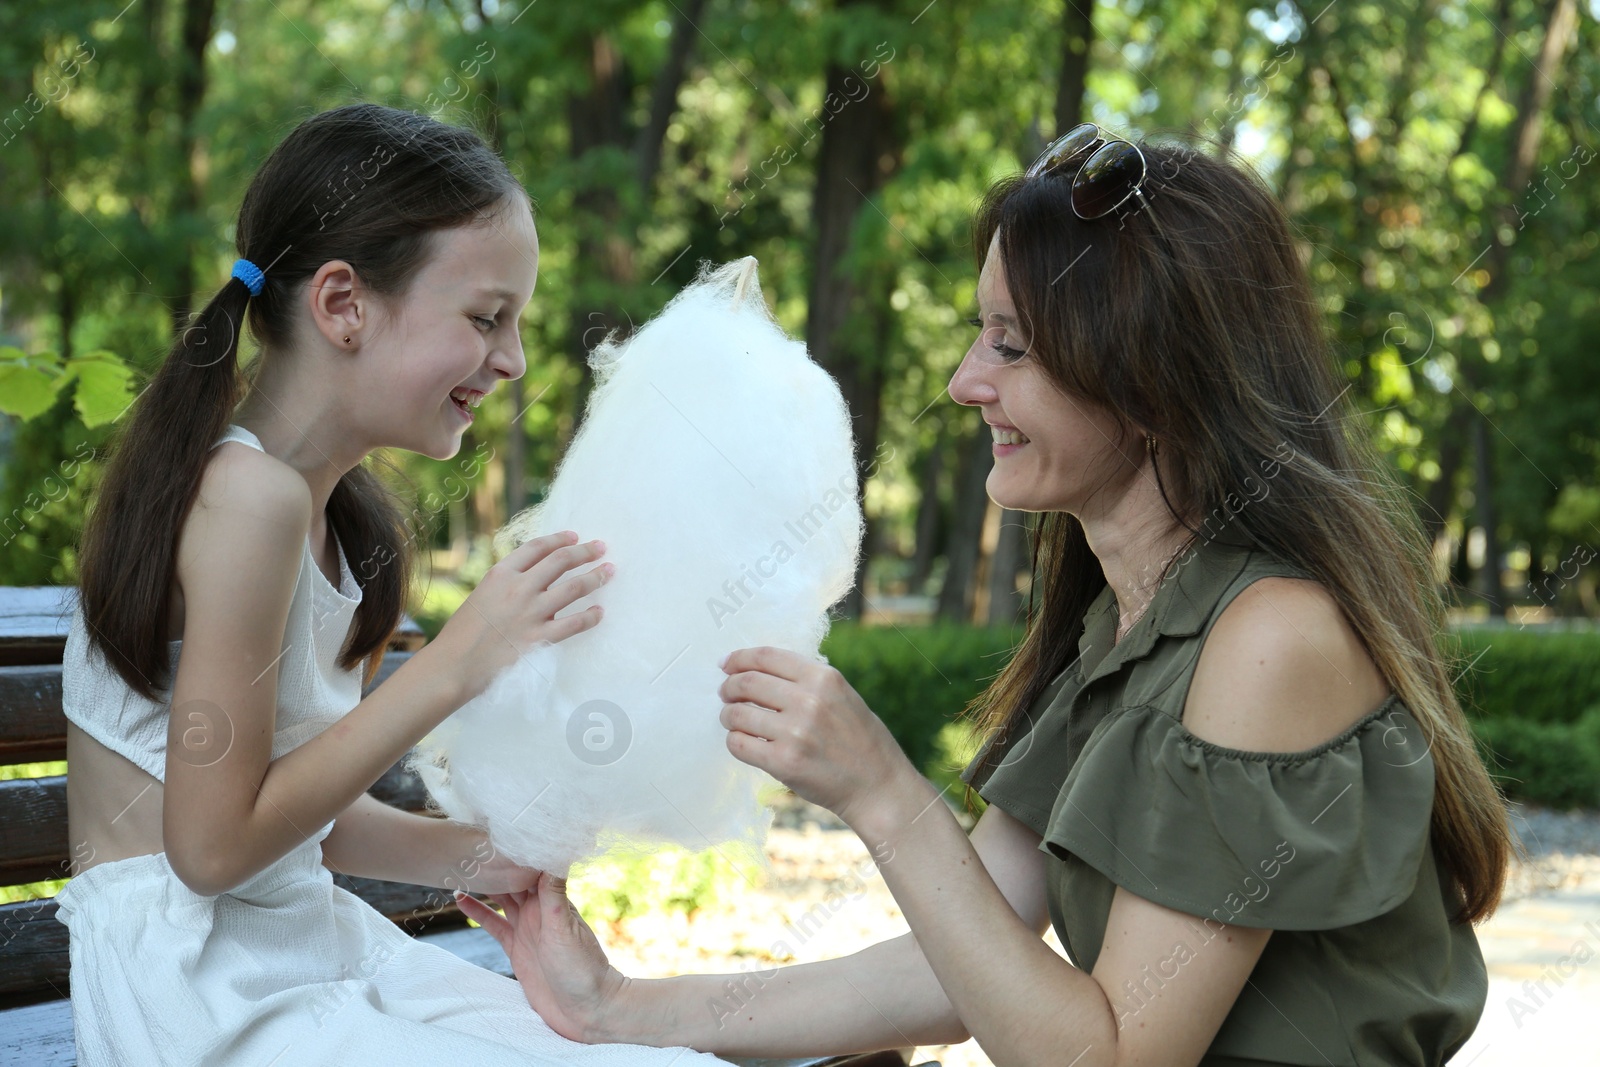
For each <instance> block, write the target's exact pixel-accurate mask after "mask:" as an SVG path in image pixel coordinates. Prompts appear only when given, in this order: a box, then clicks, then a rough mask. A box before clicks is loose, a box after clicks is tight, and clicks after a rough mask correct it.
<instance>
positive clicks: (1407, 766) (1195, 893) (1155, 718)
mask: <svg viewBox="0 0 1600 1067" xmlns="http://www.w3.org/2000/svg"><path fill="white" fill-rule="evenodd" d="M1433 777H1434V769H1433V761H1432V758H1431V757H1430V756H1429V755H1428V752H1427V747H1426V739H1425V738H1424V736H1423V733H1422V730H1421V727H1420V725H1419V724H1418V723H1417V721H1416V720H1415V719H1414V718H1413V717H1412V716H1411V713H1410V712H1409V710H1407V709H1406V707H1405V705H1404V704H1402V703H1401V702H1400V701H1399V700H1398V698H1397V696H1391V697H1390V698H1389V699H1388V700H1386V701H1385V702H1384V703H1383V704H1382V705H1381V706H1380V707H1378V708H1377V709H1375V710H1374V711H1372V712H1370V713H1369V714H1368V715H1366V716H1364V717H1363V718H1362V719H1361V720H1360V721H1358V722H1357V723H1355V724H1354V725H1353V726H1351V727H1350V728H1348V729H1347V730H1345V731H1344V732H1343V733H1341V734H1340V735H1339V736H1338V737H1335V738H1333V739H1332V740H1330V741H1327V742H1325V743H1324V744H1321V745H1318V746H1317V747H1316V748H1313V749H1307V750H1305V751H1302V752H1294V753H1264V752H1243V751H1239V750H1237V749H1229V748H1223V747H1221V746H1218V745H1214V744H1211V743H1209V742H1207V741H1203V740H1201V739H1200V738H1198V737H1196V736H1194V735H1193V734H1191V733H1190V732H1189V731H1188V730H1187V729H1185V728H1184V726H1183V724H1182V723H1181V722H1180V721H1179V720H1178V719H1176V718H1174V717H1173V716H1172V715H1171V714H1170V713H1168V712H1166V711H1163V710H1162V709H1160V708H1156V707H1132V708H1125V709H1121V710H1120V711H1118V712H1116V713H1114V714H1111V715H1108V716H1107V717H1106V718H1105V719H1104V720H1103V721H1101V722H1100V723H1099V724H1098V725H1097V727H1096V728H1095V730H1094V732H1093V733H1092V734H1091V735H1090V737H1089V738H1088V740H1087V743H1086V744H1085V745H1084V747H1083V750H1082V752H1081V754H1080V755H1079V757H1078V758H1077V759H1076V760H1075V761H1074V763H1073V765H1072V767H1071V770H1070V771H1068V773H1067V774H1066V777H1065V781H1064V782H1063V783H1062V785H1061V787H1060V791H1059V793H1058V794H1057V795H1056V798H1055V803H1054V806H1053V808H1052V809H1051V811H1050V814H1049V818H1048V822H1047V823H1046V825H1045V829H1044V833H1043V835H1042V836H1043V838H1044V842H1043V844H1042V845H1041V847H1042V848H1045V849H1047V850H1048V851H1050V852H1051V853H1053V854H1055V855H1056V856H1057V857H1059V858H1063V859H1065V858H1066V857H1067V856H1068V855H1072V856H1076V857H1078V858H1079V859H1080V860H1082V861H1083V862H1085V863H1087V864H1088V865H1089V866H1091V867H1093V868H1095V869H1096V870H1098V871H1099V872H1100V873H1101V874H1103V875H1105V876H1106V877H1107V878H1108V879H1110V880H1111V881H1112V882H1114V883H1115V884H1117V885H1120V886H1123V887H1124V888H1126V889H1128V890H1129V891H1130V892H1133V893H1135V894H1137V895H1138V896H1141V897H1144V898H1145V899H1147V900H1151V901H1154V902H1155V903H1157V904H1161V905H1163V906H1165V907H1169V908H1172V909H1174V910H1177V911H1182V912H1186V913H1188V914H1191V915H1196V916H1200V917H1202V918H1212V919H1215V920H1216V921H1218V922H1222V923H1227V924H1231V925H1237V926H1252V927H1262V928H1267V929H1275V930H1319V929H1332V928H1335V927H1340V926H1348V925H1350V924H1353V923H1358V922H1363V921H1365V920H1367V919H1370V918H1372V917H1374V916H1377V915H1381V914H1383V913H1384V912H1387V911H1389V910H1391V909H1393V908H1394V907H1396V906H1398V905H1399V904H1401V903H1402V902H1403V901H1405V899H1406V898H1407V897H1408V896H1410V894H1411V891H1412V889H1413V887H1414V885H1415V883H1416V879H1417V875H1418V872H1419V870H1420V868H1421V862H1422V857H1423V852H1424V850H1425V848H1426V846H1427V841H1428V832H1429V826H1430V817H1431V813H1432V808H1433Z"/></svg>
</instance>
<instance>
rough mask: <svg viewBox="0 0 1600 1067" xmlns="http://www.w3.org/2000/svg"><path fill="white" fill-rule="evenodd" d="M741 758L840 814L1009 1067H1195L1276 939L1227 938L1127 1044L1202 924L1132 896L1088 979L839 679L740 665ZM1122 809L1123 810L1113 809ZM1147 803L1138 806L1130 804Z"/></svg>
mask: <svg viewBox="0 0 1600 1067" xmlns="http://www.w3.org/2000/svg"><path fill="white" fill-rule="evenodd" d="M724 670H725V671H727V672H728V673H729V674H730V675H731V677H729V678H728V680H727V681H725V682H724V683H723V687H722V694H723V698H724V699H725V700H728V701H732V702H735V703H729V704H726V705H724V707H723V715H722V721H723V725H725V726H727V727H728V729H729V731H730V734H729V738H728V747H729V749H730V750H731V751H732V752H733V754H734V755H735V756H737V757H739V758H740V759H742V760H744V761H745V762H747V763H751V764H753V765H755V766H757V767H761V768H763V769H764V770H767V771H768V772H770V773H772V774H773V775H774V776H775V777H777V778H778V779H779V780H780V781H782V782H784V783H785V784H786V785H788V786H789V787H790V788H792V789H794V790H795V792H796V793H798V794H800V795H801V796H803V797H805V798H806V799H808V800H810V801H812V802H813V803H817V804H822V805H823V806H825V807H827V808H829V809H830V810H832V811H835V812H837V813H838V814H839V815H840V817H842V818H843V819H844V820H845V821H846V822H847V823H848V824H849V825H850V827H851V828H852V829H854V830H855V831H856V832H857V833H858V834H860V835H861V838H862V840H863V841H865V842H866V844H867V846H868V848H870V849H872V850H873V852H874V854H875V855H880V854H883V855H887V856H888V857H889V858H888V859H887V861H886V862H884V863H882V864H881V865H880V866H881V869H882V871H883V875H884V880H885V881H887V882H888V884H889V889H890V891H891V892H893V893H894V896H895V900H896V902H897V903H898V904H899V905H900V907H901V910H902V911H903V912H904V913H905V916H906V921H907V922H908V923H909V925H910V926H911V929H912V931H913V933H915V934H916V936H917V940H918V944H919V946H920V948H921V950H922V952H923V955H924V956H925V957H926V959H927V961H928V964H929V966H931V968H932V969H933V973H934V974H935V975H937V976H938V979H939V983H940V986H941V987H942V988H943V990H944V992H945V994H946V995H947V996H948V997H949V1000H950V1003H951V1004H952V1005H953V1007H954V1009H955V1011H956V1014H957V1015H958V1016H959V1017H960V1019H961V1021H962V1023H963V1024H964V1025H965V1026H966V1028H967V1030H968V1031H970V1032H971V1034H972V1035H973V1036H974V1037H976V1038H977V1039H978V1042H979V1044H980V1045H982V1046H983V1049H984V1051H985V1052H986V1053H987V1054H988V1055H989V1057H990V1059H992V1060H993V1061H994V1062H995V1063H996V1064H998V1065H1001V1067H1010V1065H1012V1064H1017V1065H1023V1064H1027V1065H1032V1064H1041V1065H1042V1064H1052V1065H1059V1064H1075V1065H1076V1067H1094V1065H1113V1064H1125V1063H1139V1064H1168V1065H1173V1067H1178V1065H1187V1067H1192V1065H1193V1064H1195V1063H1197V1062H1199V1060H1200V1057H1201V1056H1202V1055H1204V1053H1205V1050H1206V1048H1207V1046H1208V1045H1209V1044H1210V1042H1211V1040H1212V1038H1213V1037H1214V1036H1215V1034H1216V1032H1217V1029H1218V1028H1219V1027H1220V1026H1221V1025H1222V1020H1223V1019H1224V1018H1225V1017H1226V1015H1227V1013H1228V1011H1229V1009H1230V1008H1231V1007H1232V1005H1233V1002H1234V1000H1235V999H1236V998H1237V996H1238V993H1239V990H1240V989H1242V988H1243V986H1244V983H1245V980H1246V979H1247V978H1248V977H1249V975H1250V972H1251V970H1252V969H1253V968H1254V966H1255V964H1256V961H1257V960H1258V959H1259V958H1260V955H1261V952H1262V950H1263V949H1264V948H1265V947H1266V942H1267V938H1268V936H1269V935H1270V933H1271V931H1268V930H1260V929H1244V928H1239V927H1220V924H1219V927H1220V932H1219V934H1218V935H1217V936H1216V938H1215V939H1214V941H1213V942H1212V944H1211V945H1210V946H1208V947H1207V949H1206V951H1204V952H1201V953H1197V954H1195V956H1194V958H1193V959H1191V960H1189V961H1188V962H1187V963H1186V965H1185V967H1184V970H1185V972H1186V975H1185V978H1184V980H1182V981H1173V982H1171V983H1169V985H1168V986H1167V987H1166V988H1162V989H1160V990H1159V991H1156V992H1154V993H1153V994H1152V995H1153V997H1154V1003H1152V1004H1150V1005H1149V1007H1148V1008H1147V1009H1145V1011H1144V1012H1143V1013H1141V1015H1140V1017H1139V1019H1138V1021H1137V1023H1136V1024H1135V1025H1134V1026H1130V1027H1127V1028H1126V1029H1124V1028H1123V1027H1121V1026H1120V1025H1119V1023H1120V1022H1121V1021H1122V1020H1121V1017H1120V1016H1119V1015H1118V1013H1117V1011H1116V1010H1115V1009H1114V1008H1113V1006H1112V1005H1113V1002H1114V1000H1120V999H1121V998H1122V997H1123V996H1124V995H1125V991H1126V990H1128V989H1133V988H1136V987H1137V986H1138V984H1139V983H1140V982H1141V981H1142V980H1143V979H1144V978H1145V976H1146V974H1147V973H1148V970H1147V968H1152V967H1155V966H1157V965H1158V964H1159V963H1160V962H1161V961H1162V960H1163V959H1164V958H1165V957H1167V956H1169V955H1170V953H1171V950H1172V946H1173V945H1175V944H1176V943H1178V942H1179V941H1180V940H1183V939H1184V938H1185V937H1192V936H1193V935H1192V932H1191V929H1192V926H1193V924H1195V923H1196V922H1198V920H1196V919H1194V918H1192V917H1190V916H1188V915H1184V914H1182V913H1180V912H1176V911H1171V910H1170V909H1167V908H1163V907H1160V906H1158V905H1156V904H1153V903H1150V902H1148V901H1143V900H1140V899H1139V898H1137V897H1135V896H1134V895H1133V894H1131V893H1128V892H1127V891H1126V890H1123V889H1121V888H1119V889H1118V890H1117V892H1116V896H1115V898H1114V901H1113V904H1112V911H1111V915H1110V918H1109V922H1108V925H1107V933H1106V943H1105V945H1104V946H1103V947H1102V950H1101V957H1102V958H1101V959H1100V960H1099V961H1098V962H1097V964H1096V967H1095V971H1094V973H1093V974H1092V975H1091V974H1086V973H1084V972H1083V971H1081V970H1078V969H1077V968H1075V967H1073V966H1072V965H1071V964H1070V963H1068V962H1067V961H1066V960H1065V959H1063V958H1062V957H1060V956H1058V955H1057V954H1056V953H1054V952H1052V951H1051V950H1050V948H1049V947H1048V946H1047V945H1045V944H1043V942H1041V941H1040V940H1039V938H1038V936H1037V933H1036V931H1034V930H1031V929H1029V928H1028V927H1027V925H1026V924H1024V923H1023V922H1022V921H1020V920H1019V919H1018V917H1017V915H1016V913H1015V912H1013V911H1012V910H1011V908H1010V906H1009V904H1008V903H1007V900H1006V897H1005V895H1004V894H1003V893H1002V891H1001V890H1000V888H999V887H998V886H997V885H996V883H995V881H994V879H993V878H992V877H991V875H990V873H989V872H988V871H987V870H986V869H985V867H984V865H983V863H982V862H981V861H980V859H979V857H978V855H977V853H976V852H975V851H974V850H973V847H972V843H971V842H970V841H969V840H968V838H967V836H966V835H965V834H963V833H962V832H961V828H960V826H959V825H958V824H957V823H956V821H955V819H954V817H953V816H952V814H951V812H950V811H949V809H948V808H947V807H946V805H945V804H944V802H943V798H942V795H941V794H940V792H939V790H938V789H936V788H935V787H934V786H933V785H932V783H930V782H929V781H928V780H927V779H925V778H923V777H922V776H921V775H920V774H918V773H917V771H916V768H914V767H912V766H911V764H910V762H909V761H907V760H906V758H905V755H904V754H903V753H902V752H901V751H900V748H899V746H898V745H897V744H896V743H895V741H894V738H893V737H892V736H891V735H890V734H889V732H888V730H887V729H886V728H885V727H884V725H883V723H882V722H881V721H880V720H879V719H878V718H877V716H875V715H873V714H872V712H871V710H870V709H868V708H867V706H866V704H865V703H864V702H863V701H862V700H861V698H860V696H859V695H858V694H857V693H856V692H855V690H854V689H852V688H851V687H850V685H849V683H848V682H846V681H845V679H844V678H843V676H842V675H840V674H839V672H838V671H837V670H835V669H834V668H832V667H829V666H826V665H824V664H820V663H815V662H813V661H810V660H807V659H805V658H803V657H801V656H798V655H796V654H794V653H792V652H786V651H783V650H781V649H775V648H765V647H763V648H755V649H740V650H739V651H737V652H734V653H733V654H732V655H731V656H730V657H729V658H728V660H727V662H726V664H725V666H724ZM1114 802H1115V801H1114ZM1120 802H1122V803H1140V802H1141V801H1140V798H1137V797H1127V798H1122V799H1121V801H1120Z"/></svg>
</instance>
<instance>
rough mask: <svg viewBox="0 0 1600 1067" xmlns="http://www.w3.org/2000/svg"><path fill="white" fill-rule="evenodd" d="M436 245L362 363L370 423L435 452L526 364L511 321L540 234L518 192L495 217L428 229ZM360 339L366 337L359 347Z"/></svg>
mask: <svg viewBox="0 0 1600 1067" xmlns="http://www.w3.org/2000/svg"><path fill="white" fill-rule="evenodd" d="M429 240H430V241H432V242H433V253H432V255H431V256H430V258H429V259H428V261H427V263H425V264H424V265H423V267H422V268H421V269H420V270H419V271H418V272H417V275H416V277H415V278H414V279H413V281H412V283H411V285H410V287H409V289H408V290H407V291H406V293H405V294H404V295H403V296H402V297H400V298H399V299H398V300H397V301H396V302H395V303H396V309H397V310H396V313H395V315H394V318H393V320H392V321H390V322H389V323H387V326H388V328H387V329H385V330H383V331H381V333H380V334H379V335H378V336H376V337H374V338H372V340H373V342H374V343H373V344H372V345H371V347H370V350H368V351H363V353H362V355H363V356H364V357H366V358H365V359H363V360H362V361H361V362H363V363H365V364H366V365H365V367H363V368H361V370H360V374H361V380H363V381H365V382H367V383H369V385H368V386H366V387H365V388H367V389H370V392H369V394H368V397H367V398H365V399H364V400H363V401H362V403H361V406H362V407H364V408H365V409H366V411H367V412H368V413H369V418H370V419H372V420H373V422H374V423H378V424H381V430H380V429H379V426H378V425H372V426H369V427H368V429H369V432H372V436H374V437H375V438H377V439H379V440H383V441H384V442H385V443H386V444H389V445H392V446H394V447H398V448H404V449H407V450H409V451H412V452H418V453H421V454H422V455H425V456H431V457H432V458H434V459H449V458H451V457H452V456H454V455H455V454H456V452H457V451H459V450H460V448H461V435H462V433H463V432H464V431H465V430H466V428H467V427H468V426H470V425H471V424H472V421H473V414H472V409H473V407H475V406H476V405H477V404H478V403H479V402H480V401H481V400H482V399H483V397H484V396H486V395H488V394H489V393H490V392H492V391H493V390H494V388H495V386H496V385H498V384H499V382H500V380H501V379H503V378H504V379H509V378H520V377H522V375H523V373H524V372H525V371H526V370H527V361H526V360H525V359H524V358H523V353H522V339H521V336H520V333H519V331H518V325H519V321H520V318H521V314H522V310H523V308H524V307H526V306H527V303H528V301H529V299H531V298H532V296H533V289H534V285H535V283H536V282H537V280H538V270H539V237H538V233H537V232H536V231H535V229H534V225H533V215H532V212H531V211H530V210H529V208H528V205H527V203H526V202H524V201H523V200H521V199H520V198H518V199H516V200H514V201H513V202H511V204H510V205H509V206H508V207H507V208H506V209H505V210H503V211H501V212H499V213H498V214H497V215H495V216H494V217H492V218H489V219H486V220H484V221H481V222H477V223H474V224H472V225H468V226H459V227H456V228H454V229H450V230H442V231H439V232H437V233H434V234H432V235H431V236H430V238H429ZM364 347H365V346H364Z"/></svg>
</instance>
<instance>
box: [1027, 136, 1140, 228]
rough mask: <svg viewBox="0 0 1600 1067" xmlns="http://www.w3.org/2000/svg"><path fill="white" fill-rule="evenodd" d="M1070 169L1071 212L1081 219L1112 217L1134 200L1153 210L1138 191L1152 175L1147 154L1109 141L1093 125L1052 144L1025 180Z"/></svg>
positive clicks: (1135, 146)
mask: <svg viewBox="0 0 1600 1067" xmlns="http://www.w3.org/2000/svg"><path fill="white" fill-rule="evenodd" d="M1067 168H1075V170H1074V173H1073V177H1072V193H1071V196H1072V211H1073V213H1074V214H1075V215H1077V216H1078V217H1079V218H1080V219H1085V220H1088V219H1098V218H1101V217H1102V216H1105V215H1109V214H1110V213H1111V212H1113V211H1115V210H1117V208H1119V207H1121V206H1122V205H1123V204H1126V203H1127V202H1128V200H1129V199H1130V198H1132V197H1135V196H1137V197H1138V198H1139V203H1140V204H1142V205H1144V206H1145V207H1149V206H1150V205H1149V203H1148V202H1147V201H1146V200H1145V198H1144V193H1142V192H1140V190H1139V187H1140V185H1142V184H1143V183H1144V179H1145V176H1146V175H1147V174H1149V167H1147V166H1146V165H1145V160H1144V153H1143V152H1141V151H1139V147H1138V146H1137V145H1135V144H1134V143H1133V142H1131V141H1123V140H1108V139H1107V138H1106V136H1105V135H1104V134H1103V133H1101V132H1100V127H1098V126H1096V125H1095V124H1094V123H1092V122H1085V123H1081V124H1079V125H1077V126H1074V127H1073V128H1072V129H1070V130H1068V131H1067V132H1066V133H1064V134H1062V135H1061V136H1060V137H1057V138H1056V139H1055V140H1054V141H1051V142H1050V144H1049V145H1048V146H1047V147H1046V148H1045V150H1044V151H1043V152H1041V153H1039V158H1038V159H1036V160H1034V161H1033V165H1032V166H1030V167H1029V168H1028V170H1027V173H1026V174H1025V175H1024V176H1025V177H1028V178H1036V177H1038V176H1040V175H1042V174H1053V173H1055V172H1056V171H1058V170H1064V169H1067Z"/></svg>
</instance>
